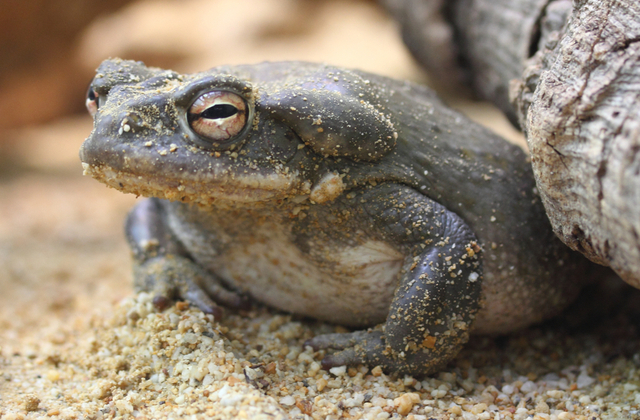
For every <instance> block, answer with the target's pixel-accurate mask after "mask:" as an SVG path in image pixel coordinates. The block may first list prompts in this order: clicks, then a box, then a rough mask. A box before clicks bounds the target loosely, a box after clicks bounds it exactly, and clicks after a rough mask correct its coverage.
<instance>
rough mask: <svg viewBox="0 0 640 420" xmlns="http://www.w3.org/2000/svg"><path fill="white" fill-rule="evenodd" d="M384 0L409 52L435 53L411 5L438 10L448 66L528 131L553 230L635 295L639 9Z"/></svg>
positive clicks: (609, 2)
mask: <svg viewBox="0 0 640 420" xmlns="http://www.w3.org/2000/svg"><path fill="white" fill-rule="evenodd" d="M383 2H384V3H385V4H387V6H389V8H390V10H392V11H393V12H394V14H395V15H396V17H398V18H399V19H400V20H401V23H402V26H403V35H404V37H405V39H408V43H409V44H410V45H411V46H412V47H411V49H412V50H414V51H415V50H416V48H418V47H417V45H420V43H421V42H422V43H424V44H423V47H421V48H423V49H424V50H429V51H433V47H432V46H431V44H430V42H431V41H430V37H428V36H424V33H425V29H424V27H422V29H420V23H419V22H417V19H418V18H419V15H412V14H411V13H410V12H409V8H411V7H415V4H417V3H428V4H430V6H431V7H433V6H439V8H437V9H436V12H437V13H438V15H437V16H438V18H440V19H441V20H443V21H446V22H448V24H449V26H450V28H451V30H450V34H451V36H450V37H449V39H448V41H447V42H448V43H449V45H450V46H451V48H452V51H456V52H457V54H458V59H457V63H456V64H455V65H457V67H458V68H459V69H463V70H465V71H466V74H468V75H469V80H470V81H471V84H472V86H473V87H474V89H475V91H476V92H477V93H478V94H479V95H481V96H482V97H484V98H487V99H490V100H492V101H493V102H494V103H496V104H497V105H498V106H499V107H500V108H501V109H502V110H503V111H505V112H506V113H507V115H509V116H510V117H511V118H512V120H515V119H516V118H517V120H518V121H519V124H520V126H521V127H522V128H523V130H524V132H525V134H526V137H527V142H528V144H529V149H530V152H531V155H532V165H533V169H534V173H535V175H536V182H537V186H538V190H539V192H540V196H541V197H542V200H543V203H544V205H545V208H546V210H547V215H548V216H549V219H550V220H551V224H552V226H553V229H554V231H555V233H556V234H557V235H558V236H559V237H560V238H561V239H562V240H563V241H564V242H565V243H566V244H567V245H569V246H570V247H571V248H573V249H575V250H578V251H580V252H582V253H583V254H584V255H586V256H587V257H588V258H590V259H591V260H593V261H595V262H598V263H600V264H604V265H608V266H611V267H612V268H613V269H614V270H615V271H616V272H617V273H618V274H619V275H620V276H621V277H622V278H623V279H624V280H626V281H627V282H629V283H630V284H632V285H634V286H636V287H639V288H640V153H639V151H640V107H639V105H638V104H639V99H640V2H638V1H637V0H575V1H573V2H572V1H570V0H555V1H553V0H518V1H513V0H511V1H509V0H450V1H448V2H446V4H445V2H442V1H440V0H384V1H383ZM403 19H404V20H403ZM430 19H431V20H434V18H433V17H431V18H430ZM426 32H428V30H427V31H426ZM437 46H438V48H439V49H442V48H443V42H442V41H440V42H439V43H438V44H437ZM422 56H423V57H424V56H425V54H424V53H422ZM431 56H432V57H431V58H433V54H431ZM416 57H417V58H418V59H420V57H421V55H420V54H416ZM447 63H452V60H451V59H450V58H447V59H446V60H445V61H444V62H442V61H441V62H439V63H436V64H434V63H425V62H423V64H429V65H427V68H431V69H432V70H435V71H436V76H437V73H439V72H443V71H444V72H446V73H448V74H454V73H453V72H451V71H450V70H449V71H448V70H446V68H445V67H446V66H447V65H448V64H447ZM443 68H444V70H443Z"/></svg>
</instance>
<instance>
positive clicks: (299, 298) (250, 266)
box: [187, 226, 404, 327]
mask: <svg viewBox="0 0 640 420" xmlns="http://www.w3.org/2000/svg"><path fill="white" fill-rule="evenodd" d="M259 230H260V232H254V234H256V236H255V238H259V240H254V241H251V243H237V244H231V245H230V244H229V243H227V246H225V251H224V252H223V253H221V254H219V255H212V253H210V252H206V251H205V252H203V251H202V250H203V247H202V246H197V247H192V246H189V245H190V244H187V248H191V249H190V251H191V254H192V256H193V257H194V258H195V260H196V261H198V263H199V264H201V265H202V266H204V267H206V268H208V269H209V270H210V271H212V272H214V273H216V274H217V275H218V276H219V277H221V278H222V279H223V280H224V281H225V282H226V283H228V285H229V286H231V287H233V288H235V289H239V290H243V291H246V292H248V293H249V294H250V295H251V296H252V297H254V298H255V299H256V300H258V301H260V302H263V303H265V304H267V305H270V306H273V307H275V308H279V309H281V310H284V311H288V312H292V313H295V314H300V315H305V316H310V317H313V318H317V319H321V320H325V321H329V322H334V323H339V324H342V325H348V326H353V327H357V326H358V327H361V326H369V325H375V324H378V323H381V322H384V321H385V319H386V316H387V314H388V312H389V306H390V304H391V300H392V299H393V293H394V291H395V289H396V287H397V285H398V277H399V272H400V270H401V268H402V264H403V262H404V256H403V255H402V254H401V253H400V252H399V251H397V250H396V249H394V248H392V247H391V246H390V245H388V244H386V243H384V242H382V241H377V240H368V241H366V242H364V243H362V244H360V245H357V246H352V247H349V246H344V245H343V246H337V247H336V248H338V249H336V250H331V251H327V249H329V247H328V246H326V244H325V246H324V247H322V249H323V250H324V251H322V252H320V253H319V254H318V253H317V252H314V253H313V254H312V255H313V256H311V255H309V254H306V253H304V252H302V251H301V250H300V249H299V248H298V247H297V246H296V245H295V244H294V243H292V242H291V241H290V240H289V239H288V238H287V236H286V235H285V234H284V233H283V232H282V231H281V230H279V229H277V228H275V227H274V226H271V227H268V226H262V227H261V228H259ZM191 245H195V244H191Z"/></svg>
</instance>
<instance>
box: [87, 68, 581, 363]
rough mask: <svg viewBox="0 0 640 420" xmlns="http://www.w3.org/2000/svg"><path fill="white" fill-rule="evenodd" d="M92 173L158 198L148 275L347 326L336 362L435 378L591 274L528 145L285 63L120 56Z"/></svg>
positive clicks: (204, 296)
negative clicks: (156, 63)
mask: <svg viewBox="0 0 640 420" xmlns="http://www.w3.org/2000/svg"><path fill="white" fill-rule="evenodd" d="M87 107H88V109H89V111H90V113H91V114H92V115H93V117H94V129H93V132H92V133H91V135H90V136H89V138H88V139H87V140H86V141H85V142H84V144H83V145H82V148H81V150H80V158H81V160H82V162H83V167H84V171H85V174H87V175H90V176H92V177H94V178H96V179H97V180H99V181H101V182H103V183H105V184H107V185H109V186H111V187H114V188H116V189H118V190H121V191H123V192H126V193H133V194H136V195H142V196H145V197H149V198H148V199H146V200H143V201H141V202H140V203H139V204H138V205H137V206H136V207H135V208H134V209H133V210H132V211H131V213H130V214H129V217H128V219H127V222H126V235H127V238H128V242H129V244H130V247H131V249H132V252H133V259H134V278H135V286H136V288H137V289H138V290H145V291H148V292H150V293H152V294H153V295H154V296H155V298H154V303H155V304H156V305H157V306H158V307H159V308H162V307H163V306H166V305H167V304H168V302H169V301H170V300H171V299H176V298H180V299H185V300H187V301H189V302H191V303H193V304H195V305H197V306H198V307H199V308H200V309H202V310H203V311H205V312H207V313H213V314H215V315H219V314H220V308H219V307H218V306H217V305H223V306H227V307H231V308H233V307H240V306H242V305H244V304H245V303H246V302H245V301H246V296H249V297H251V298H252V299H254V300H256V301H259V302H262V303H264V304H266V305H269V306H271V307H273V308H277V309H279V310H283V311H287V312H291V313H294V314H299V315H302V316H308V317H313V318H317V319H319V320H323V321H327V322H330V323H335V324H340V325H344V326H347V327H350V328H353V329H354V331H353V332H350V333H340V334H328V335H321V336H317V337H315V338H313V339H311V340H310V341H309V342H308V344H309V345H311V346H312V347H314V348H315V349H330V350H332V351H330V352H329V354H328V355H327V356H326V357H325V359H324V360H323V366H324V367H325V368H330V367H333V366H341V365H352V364H367V365H369V366H372V367H373V366H377V365H378V366H381V367H382V368H383V369H385V370H387V371H391V372H398V373H410V374H414V375H418V374H429V373H433V372H435V371H437V370H438V369H440V368H442V367H443V365H445V364H446V363H447V362H448V361H450V360H451V359H452V358H453V357H455V355H456V354H457V353H458V351H459V350H460V348H461V347H462V346H463V345H464V343H465V342H466V341H467V340H468V337H469V334H470V333H488V334H499V333H506V332H509V331H512V330H515V329H518V328H522V327H524V326H526V325H529V324H531V323H534V322H538V321H541V320H543V319H545V318H548V317H550V316H552V315H554V314H556V313H557V312H558V311H559V310H560V309H561V308H562V307H563V306H564V305H566V303H567V302H569V301H570V300H571V298H572V297H573V296H574V295H575V293H576V291H577V289H578V287H579V285H580V283H581V281H582V280H583V279H584V278H585V270H586V269H587V267H588V266H586V265H585V262H584V261H582V260H581V259H580V258H579V257H577V256H576V255H574V254H572V252H571V251H570V250H569V249H568V248H566V247H565V246H564V245H562V244H561V243H560V242H559V241H558V240H557V239H556V238H555V237H554V235H553V233H552V231H551V228H550V226H549V222H548V221H547V218H546V216H545V213H544V209H543V207H542V205H541V203H540V200H539V198H538V196H537V195H536V193H535V183H534V179H533V176H532V172H531V169H530V165H529V163H528V161H527V156H526V154H525V153H524V152H523V150H521V149H520V148H519V147H517V146H515V145H512V144H510V143H508V142H506V141H505V140H503V139H501V138H499V137H497V136H496V135H494V134H492V133H490V132H489V131H488V130H486V129H484V128H482V127H480V126H479V125H477V124H474V123H472V122H471V121H469V120H468V119H466V118H465V117H463V116H462V115H460V114H459V113H457V112H455V111H453V110H451V109H449V108H447V107H446V106H444V105H443V103H442V102H441V101H440V100H439V99H438V98H437V97H436V95H435V94H434V93H433V92H432V91H430V90H429V89H427V88H425V87H423V86H419V85H416V84H413V83H410V82H405V81H397V80H392V79H389V78H385V77H381V76H377V75H373V74H368V73H364V72H361V71H356V70H346V69H341V68H336V67H332V66H328V65H321V64H311V63H301V62H281V63H262V64H257V65H247V66H227V67H218V68H214V69H211V70H208V71H205V72H202V73H196V74H190V75H182V74H178V73H176V72H174V71H169V70H161V69H157V68H148V67H146V66H144V65H143V64H142V63H138V62H133V61H124V60H120V59H112V60H107V61H105V62H104V63H102V65H101V66H100V67H99V69H98V70H97V74H96V76H95V78H94V80H93V82H92V84H91V86H90V88H89V91H88V96H87Z"/></svg>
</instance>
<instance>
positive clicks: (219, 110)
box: [200, 104, 238, 120]
mask: <svg viewBox="0 0 640 420" xmlns="http://www.w3.org/2000/svg"><path fill="white" fill-rule="evenodd" d="M237 113H238V108H236V107H235V106H233V105H229V104H218V105H214V106H210V107H209V108H207V109H205V110H204V111H202V113H200V118H206V119H209V120H215V119H218V118H229V117H230V116H232V115H235V114H237Z"/></svg>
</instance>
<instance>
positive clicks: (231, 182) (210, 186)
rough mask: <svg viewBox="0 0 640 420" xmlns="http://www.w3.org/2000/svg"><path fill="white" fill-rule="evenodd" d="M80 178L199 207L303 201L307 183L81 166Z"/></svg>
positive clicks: (291, 176)
mask: <svg viewBox="0 0 640 420" xmlns="http://www.w3.org/2000/svg"><path fill="white" fill-rule="evenodd" d="M82 167H83V169H84V172H83V174H84V175H90V176H91V177H93V178H95V179H96V180H98V181H100V182H102V183H104V184H106V185H108V186H109V187H112V188H115V189H117V190H119V191H122V192H124V193H130V194H135V195H138V196H144V197H158V198H163V199H167V200H170V201H180V202H183V203H194V204H201V205H216V206H218V205H222V204H228V205H233V204H234V203H235V204H248V203H263V202H271V201H274V200H284V199H295V198H304V197H305V196H308V195H309V193H310V184H309V183H308V182H301V181H300V179H299V178H298V177H297V176H296V175H295V174H283V175H277V176H275V175H274V176H265V175H255V174H252V175H251V176H242V175H239V176H234V177H233V178H227V179H216V178H215V177H213V176H204V177H202V178H201V179H198V180H194V179H177V178H171V177H168V176H167V177H162V178H157V177H156V178H151V177H144V176H139V175H136V174H133V173H129V172H125V171H121V170H117V169H114V168H112V167H110V166H108V165H90V164H88V163H83V164H82Z"/></svg>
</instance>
